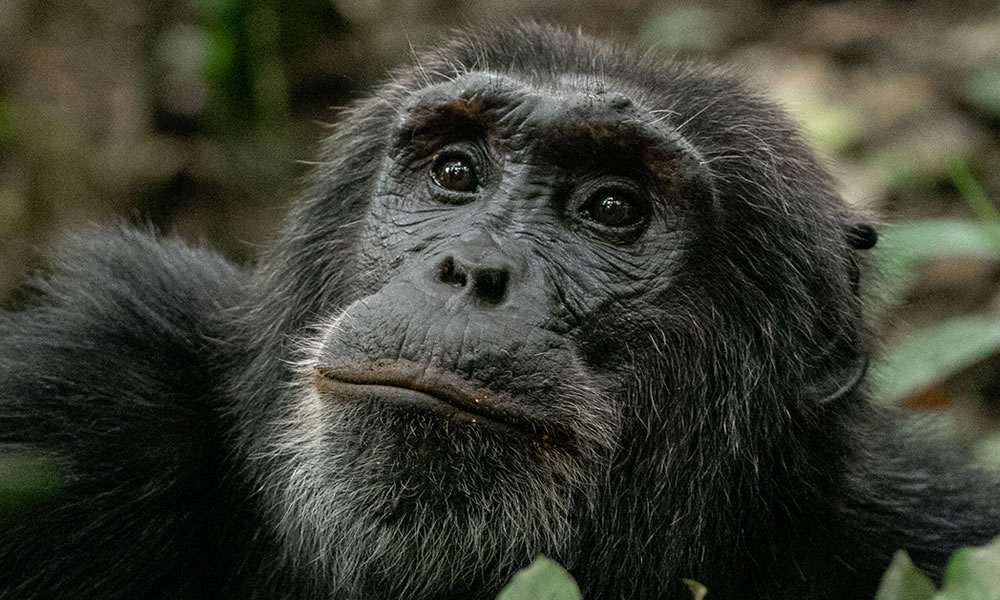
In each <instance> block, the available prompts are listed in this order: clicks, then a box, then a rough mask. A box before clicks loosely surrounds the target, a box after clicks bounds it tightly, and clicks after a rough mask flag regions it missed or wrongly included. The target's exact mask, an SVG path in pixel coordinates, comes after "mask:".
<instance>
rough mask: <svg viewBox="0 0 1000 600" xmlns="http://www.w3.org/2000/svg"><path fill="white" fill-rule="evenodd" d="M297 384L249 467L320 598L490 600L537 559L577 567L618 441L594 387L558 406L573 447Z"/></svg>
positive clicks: (306, 379) (291, 559) (294, 562)
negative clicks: (254, 468) (254, 467)
mask: <svg viewBox="0 0 1000 600" xmlns="http://www.w3.org/2000/svg"><path fill="white" fill-rule="evenodd" d="M301 379H302V380H303V383H301V384H300V386H298V387H297V388H294V389H292V390H290V391H289V396H288V397H286V398H285V399H284V400H285V402H284V403H283V404H282V405H283V406H286V407H290V408H289V409H288V410H286V411H285V412H284V414H283V415H282V416H280V417H276V418H274V419H272V424H271V427H270V428H269V429H270V431H271V432H272V434H271V436H270V438H269V439H268V443H267V444H266V445H265V448H266V450H265V451H264V452H263V453H262V454H261V455H259V456H255V457H254V459H255V460H257V461H261V462H262V463H264V464H261V465H260V470H259V471H258V472H260V473H263V474H264V479H265V484H264V488H263V493H264V495H265V499H266V500H265V501H266V503H267V506H268V507H269V510H270V511H271V512H272V515H271V518H270V521H271V522H272V523H275V526H276V532H277V534H278V536H279V538H280V539H281V540H282V543H283V547H284V555H285V556H284V558H285V560H286V561H287V562H288V563H289V564H290V565H291V566H292V567H293V568H294V569H296V570H297V571H299V572H308V573H309V577H310V578H312V579H314V580H316V581H319V582H323V583H321V585H325V586H326V589H325V590H322V592H321V595H323V596H326V597H330V598H342V599H348V598H362V597H364V598H367V597H375V598H378V597H386V598H389V597H399V598H413V599H419V598H435V599H438V598H447V597H450V596H454V597H456V598H469V599H475V598H493V597H494V596H495V594H496V592H497V590H498V589H499V588H500V587H502V585H503V584H504V583H505V582H506V581H507V580H508V579H509V577H510V576H511V575H512V574H513V572H514V571H516V570H517V569H519V568H522V567H524V566H527V565H528V564H529V563H530V562H531V560H532V559H533V558H535V557H536V556H537V555H539V554H545V555H547V556H550V557H553V558H556V559H557V560H560V561H561V562H563V563H564V564H566V566H568V567H571V566H572V563H573V560H574V557H576V556H577V555H578V554H579V551H580V548H579V547H578V544H579V540H580V539H581V535H580V529H581V527H582V526H583V524H585V523H587V522H588V521H589V520H590V516H591V514H592V513H593V510H594V506H593V502H592V499H594V498H596V497H597V496H598V493H597V488H598V487H599V486H601V485H604V484H606V477H607V473H608V470H609V465H610V463H611V457H612V454H613V452H614V449H615V439H616V438H617V431H618V428H617V426H616V424H617V423H618V419H617V418H616V417H617V415H615V414H614V413H613V412H612V410H611V408H609V407H611V406H613V403H612V402H610V401H608V399H607V398H606V397H604V396H603V395H602V394H601V393H600V392H598V391H597V389H596V387H595V386H587V385H577V386H574V387H573V389H567V390H565V392H564V393H562V394H560V397H558V398H553V399H552V402H551V404H552V406H556V407H559V406H563V407H564V408H565V411H566V414H567V419H568V420H569V422H570V423H571V424H573V425H575V426H574V427H572V430H573V431H574V434H575V442H576V443H575V444H574V447H573V449H572V450H570V449H567V448H561V447H556V446H551V445H547V444H544V443H540V442H538V441H534V440H531V439H528V438H527V437H519V436H515V435H513V434H511V433H510V432H504V431H498V430H496V429H492V428H489V427H484V426H478V427H477V426H470V425H469V424H468V423H457V422H452V421H450V420H448V419H447V418H443V417H441V416H437V415H431V414H424V413H411V412H405V411H404V410H402V409H400V408H398V407H389V406H378V405H374V406H373V405H372V404H371V403H369V402H356V401H355V402H352V401H351V400H350V399H344V401H339V400H338V399H333V400H332V399H331V398H330V397H329V396H326V395H321V394H320V393H319V392H318V391H317V390H316V388H315V387H314V386H313V385H312V384H311V382H312V381H313V377H312V374H311V373H309V374H308V375H306V373H303V377H302V378H301ZM578 381H579V380H578ZM317 591H319V590H317Z"/></svg>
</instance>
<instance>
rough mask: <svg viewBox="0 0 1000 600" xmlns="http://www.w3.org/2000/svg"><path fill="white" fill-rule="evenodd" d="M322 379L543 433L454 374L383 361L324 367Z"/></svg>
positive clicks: (497, 399) (494, 396) (496, 397)
mask: <svg viewBox="0 0 1000 600" xmlns="http://www.w3.org/2000/svg"><path fill="white" fill-rule="evenodd" d="M317 373H318V375H319V376H320V377H322V378H323V379H326V380H330V381H336V382H340V383H346V384H354V385H384V386H390V387H399V388H404V389H409V390H413V391H417V392H421V393H423V394H427V395H429V396H432V397H434V398H436V399H437V400H440V401H441V402H444V403H446V404H448V405H451V406H452V407H454V408H457V409H459V410H461V411H464V412H467V413H472V414H474V415H477V416H481V417H485V418H486V419H489V420H491V421H495V422H497V423H501V424H504V425H509V426H512V427H515V428H517V429H520V430H522V431H525V432H530V433H533V434H539V433H542V432H541V431H539V427H538V426H537V424H534V423H532V421H531V420H530V419H528V418H527V417H526V415H524V414H523V413H522V412H521V411H517V410H513V409H512V408H511V407H510V406H505V404H506V403H505V402H503V400H502V398H501V397H500V395H498V394H497V393H495V392H492V391H490V390H488V389H486V388H483V387H481V386H478V385H476V384H474V383H472V382H470V381H469V380H467V379H464V378H462V377H460V376H458V375H456V374H454V373H450V372H447V371H439V370H436V369H431V368H427V367H425V366H423V365H421V364H418V363H414V362H410V361H406V360H390V359H379V360H374V361H371V362H363V363H354V364H350V365H345V366H337V367H320V368H318V369H317Z"/></svg>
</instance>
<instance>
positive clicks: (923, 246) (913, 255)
mask: <svg viewBox="0 0 1000 600" xmlns="http://www.w3.org/2000/svg"><path fill="white" fill-rule="evenodd" d="M874 256H875V269H876V272H877V273H878V274H879V275H880V276H881V278H882V282H881V283H882V285H881V289H880V295H881V297H882V299H883V301H885V302H887V303H889V304H894V303H896V302H898V301H899V300H900V299H901V298H902V296H903V294H904V293H905V292H906V290H907V289H908V288H909V287H910V285H911V284H912V283H913V281H914V279H915V278H916V275H917V272H916V268H917V266H918V265H919V263H921V262H923V261H930V260H934V259H937V258H946V257H968V258H977V259H993V260H1000V224H996V223H976V222H972V221H960V220H953V219H937V220H930V221H919V222H916V223H906V224H903V225H893V226H889V227H886V228H885V229H884V230H883V231H881V232H880V233H879V242H878V246H876V247H875V255H874Z"/></svg>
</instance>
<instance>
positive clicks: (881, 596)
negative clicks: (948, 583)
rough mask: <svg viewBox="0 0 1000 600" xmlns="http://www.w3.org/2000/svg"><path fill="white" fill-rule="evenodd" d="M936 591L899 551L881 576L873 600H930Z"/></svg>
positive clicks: (903, 553)
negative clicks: (880, 581)
mask: <svg viewBox="0 0 1000 600" xmlns="http://www.w3.org/2000/svg"><path fill="white" fill-rule="evenodd" d="M936 591H937V590H936V589H935V588H934V584H933V583H932V582H931V580H930V579H928V578H927V576H926V575H924V574H923V573H921V572H920V569H918V568H917V567H915V566H914V565H913V562H911V561H910V557H909V556H907V554H906V552H904V551H903V550H900V551H899V552H896V555H895V556H893V557H892V563H890V564H889V568H888V569H887V570H886V572H885V574H884V575H883V576H882V583H881V584H880V585H879V586H878V591H877V592H875V600H930V599H931V598H933V597H934V594H935V592H936Z"/></svg>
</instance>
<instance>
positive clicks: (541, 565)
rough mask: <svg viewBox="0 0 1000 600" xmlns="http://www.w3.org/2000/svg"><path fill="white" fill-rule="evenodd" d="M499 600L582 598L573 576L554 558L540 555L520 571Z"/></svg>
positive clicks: (564, 599)
mask: <svg viewBox="0 0 1000 600" xmlns="http://www.w3.org/2000/svg"><path fill="white" fill-rule="evenodd" d="M497 600H581V596H580V588H579V587H577V585H576V582H575V581H573V577H572V576H570V574H569V573H567V572H566V570H565V569H563V568H562V567H561V566H559V563H557V562H555V561H554V560H551V559H548V558H545V557H544V556H539V557H538V558H536V559H535V562H533V563H531V566H529V567H528V568H527V569H522V570H520V571H518V572H517V573H516V574H515V575H514V578H513V579H511V581H510V583H508V584H507V587H505V588H504V589H503V590H502V591H501V592H500V595H499V596H497Z"/></svg>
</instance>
